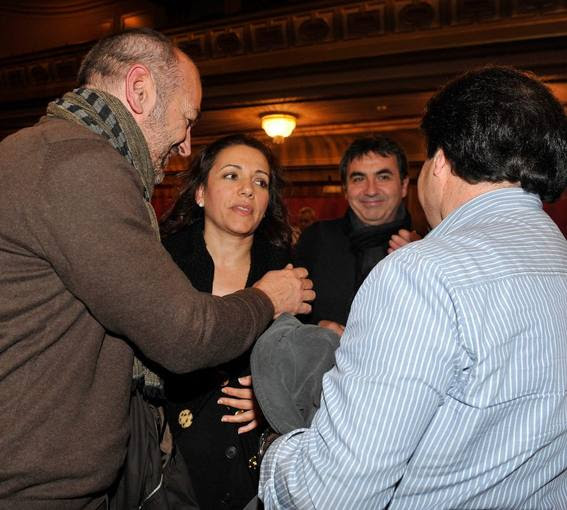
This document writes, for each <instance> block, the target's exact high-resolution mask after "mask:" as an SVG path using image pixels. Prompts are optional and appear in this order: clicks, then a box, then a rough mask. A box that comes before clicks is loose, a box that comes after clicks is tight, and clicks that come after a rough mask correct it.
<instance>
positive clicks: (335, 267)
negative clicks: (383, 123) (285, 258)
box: [295, 136, 419, 334]
mask: <svg viewBox="0 0 567 510" xmlns="http://www.w3.org/2000/svg"><path fill="white" fill-rule="evenodd" d="M339 171H340V176H341V181H342V184H343V188H344V191H345V197H346V199H347V201H348V204H349V208H348V210H347V212H346V214H345V216H344V217H343V218H338V219H335V220H328V221H320V222H317V223H315V224H314V225H312V226H311V227H309V228H307V229H306V230H305V231H304V232H303V234H302V235H301V237H300V238H299V240H298V243H297V246H296V250H295V262H296V263H297V264H298V265H301V266H304V267H306V268H307V269H308V271H309V275H310V277H311V279H312V280H313V283H314V288H315V291H316V292H317V298H316V300H315V302H314V303H313V309H312V312H311V313H310V314H309V315H307V316H304V317H302V318H303V320H304V321H306V322H310V323H313V324H319V325H320V326H323V327H327V328H329V329H332V330H334V331H337V332H338V333H339V334H342V332H343V330H344V325H345V324H346V320H347V317H348V314H349V311H350V305H351V303H352V300H353V298H354V295H355V294H356V291H357V290H358V288H359V287H360V284H361V283H362V282H363V280H364V279H365V278H366V276H367V275H368V273H369V272H370V270H371V269H372V268H373V267H374V266H375V265H376V264H377V263H378V262H379V261H380V260H382V259H383V258H384V257H385V256H386V255H387V254H388V253H389V252H390V251H391V250H392V249H395V248H398V247H399V246H402V245H403V244H406V243H407V242H410V241H412V240H415V239H418V238H419V237H418V236H417V234H415V232H410V230H411V218H410V216H409V214H408V212H407V211H406V208H405V207H404V205H403V203H402V200H403V199H404V197H405V196H406V195H407V190H408V183H409V177H408V165H407V158H406V155H405V152H404V150H403V149H402V148H401V147H400V146H399V145H398V144H397V143H396V142H394V141H393V140H391V139H389V138H386V137H384V136H372V137H366V138H358V139H356V140H355V141H354V142H353V143H352V144H351V145H350V146H349V148H348V149H347V150H346V152H345V153H344V155H343V157H342V159H341V162H340V164H339Z"/></svg>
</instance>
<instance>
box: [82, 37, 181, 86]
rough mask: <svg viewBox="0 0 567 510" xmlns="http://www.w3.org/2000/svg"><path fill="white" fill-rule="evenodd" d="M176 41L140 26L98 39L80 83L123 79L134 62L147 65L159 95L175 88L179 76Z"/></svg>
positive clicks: (84, 66)
mask: <svg viewBox="0 0 567 510" xmlns="http://www.w3.org/2000/svg"><path fill="white" fill-rule="evenodd" d="M174 48H175V47H174V45H173V43H172V42H171V41H170V40H169V39H168V38H167V37H166V36H165V35H163V34H161V33H159V32H156V31H155V30H152V29H149V28H136V29H132V30H127V31H125V32H122V33H120V34H114V35H110V36H108V37H105V38H103V39H101V40H100V41H98V42H97V43H96V44H95V45H94V46H93V47H92V48H91V50H90V51H89V52H88V53H87V55H86V56H85V58H84V59H83V62H82V63H81V67H80V69H79V74H78V76H77V81H78V83H79V86H81V87H83V86H85V85H87V84H92V83H99V82H106V83H111V82H113V81H114V80H117V79H119V78H120V77H122V75H123V74H124V73H125V71H126V70H127V69H128V68H129V67H130V66H131V65H133V64H135V63H140V64H144V65H145V66H146V67H147V68H148V69H149V70H150V72H151V73H152V75H153V76H154V78H155V80H156V82H157V88H158V94H163V93H165V92H168V91H170V90H172V88H173V87H174V84H175V83H176V82H177V78H178V75H179V73H178V66H177V57H176V55H175V52H174Z"/></svg>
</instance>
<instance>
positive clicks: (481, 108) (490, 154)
mask: <svg viewBox="0 0 567 510" xmlns="http://www.w3.org/2000/svg"><path fill="white" fill-rule="evenodd" d="M421 128H422V130H423V132H424V134H425V137H426V140H427V157H428V158H431V157H433V155H434V154H435V152H436V151H437V149H443V152H444V153H445V156H446V157H447V158H448V160H449V161H450V163H451V166H452V170H453V173H454V174H455V175H457V176H459V177H460V178H461V179H463V180H465V181H466V182H468V183H470V184H476V183H479V182H494V183H497V182H505V181H508V182H514V183H516V182H517V183H519V184H520V185H521V187H522V188H523V189H525V190H526V191H529V192H532V193H536V194H538V195H539V196H540V197H541V198H542V200H546V201H551V200H554V199H556V198H558V197H559V195H560V194H561V193H562V191H563V190H564V189H565V187H567V127H566V117H565V113H564V111H563V108H562V107H561V104H560V103H559V101H557V99H555V97H554V96H553V94H552V93H551V92H550V91H549V89H548V88H547V87H546V86H545V85H544V84H543V83H541V82H540V81H539V80H538V79H537V78H536V77H535V76H534V75H532V74H529V73H524V72H520V71H518V70H516V69H512V68H509V67H500V66H490V67H485V68H481V69H477V70H474V71H471V72H468V73H465V74H464V75H462V76H460V77H458V78H456V79H455V80H453V81H451V82H449V83H448V84H447V85H446V86H445V87H443V88H442V89H441V90H440V91H439V92H438V93H437V94H435V95H434V96H433V97H432V98H431V99H430V100H429V102H428V104H427V108H426V112H425V115H424V117H423V120H422V123H421Z"/></svg>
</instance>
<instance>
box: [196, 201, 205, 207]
mask: <svg viewBox="0 0 567 510" xmlns="http://www.w3.org/2000/svg"><path fill="white" fill-rule="evenodd" d="M197 205H198V206H199V207H203V206H204V205H205V204H204V203H203V202H197Z"/></svg>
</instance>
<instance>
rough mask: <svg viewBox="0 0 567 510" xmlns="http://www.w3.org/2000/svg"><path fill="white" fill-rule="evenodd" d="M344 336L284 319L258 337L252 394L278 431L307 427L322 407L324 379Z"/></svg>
mask: <svg viewBox="0 0 567 510" xmlns="http://www.w3.org/2000/svg"><path fill="white" fill-rule="evenodd" d="M339 341H340V336H339V335H338V334H337V333H335V332H334V331H331V330H329V329H325V328H321V327H319V326H315V325H312V324H302V323H301V322H300V321H299V320H297V319H296V318H295V317H293V316H291V315H288V314H282V315H280V316H279V317H278V318H277V319H276V320H275V321H274V322H273V323H272V325H271V326H270V327H269V328H268V329H267V330H266V331H265V332H264V333H263V334H262V335H261V336H260V338H258V340H257V342H256V344H255V345H254V348H253V349H252V355H251V357H250V367H251V371H252V384H253V385H254V394H255V395H256V399H257V400H258V403H259V404H260V408H261V409H262V413H263V414H264V416H265V417H266V419H267V420H268V423H269V424H270V426H271V427H272V429H274V430H275V431H276V432H278V433H280V434H285V433H286V432H289V431H291V430H294V429H297V428H301V427H308V426H309V425H310V424H311V420H312V419H313V416H314V414H315V411H317V409H318V408H319V404H320V399H321V387H322V381H323V374H324V373H325V372H327V371H328V370H330V369H331V368H332V367H333V366H334V364H335V349H336V348H337V347H338V346H339Z"/></svg>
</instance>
